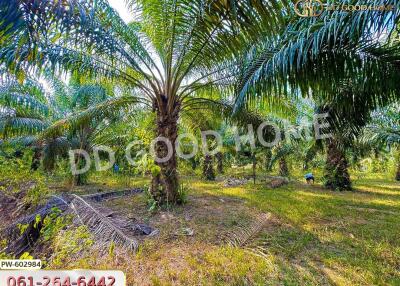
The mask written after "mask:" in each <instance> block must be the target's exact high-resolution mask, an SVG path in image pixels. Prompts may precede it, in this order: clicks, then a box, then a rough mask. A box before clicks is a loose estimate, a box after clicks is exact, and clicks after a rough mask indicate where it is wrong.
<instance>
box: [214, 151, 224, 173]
mask: <svg viewBox="0 0 400 286" xmlns="http://www.w3.org/2000/svg"><path fill="white" fill-rule="evenodd" d="M215 158H216V159H217V171H218V173H219V174H223V173H224V155H223V154H222V152H218V153H217V154H215Z"/></svg>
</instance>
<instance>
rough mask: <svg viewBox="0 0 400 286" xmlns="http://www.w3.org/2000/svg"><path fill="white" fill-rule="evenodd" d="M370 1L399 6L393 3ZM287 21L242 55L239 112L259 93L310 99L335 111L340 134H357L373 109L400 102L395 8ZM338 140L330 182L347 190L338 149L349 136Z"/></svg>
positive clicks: (331, 154) (333, 144) (332, 147)
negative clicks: (273, 35)
mask: <svg viewBox="0 0 400 286" xmlns="http://www.w3.org/2000/svg"><path fill="white" fill-rule="evenodd" d="M350 2H352V1H350ZM373 4H374V5H394V7H397V6H398V3H397V1H390V0H389V1H387V0H376V1H374V3H373ZM289 18H290V20H289V22H288V25H287V27H286V31H285V33H281V34H280V35H279V36H277V37H276V38H275V39H274V40H272V41H271V38H270V37H266V38H265V40H262V39H261V40H260V41H258V42H257V43H256V44H254V45H253V47H252V48H251V49H250V50H249V52H248V54H247V56H246V57H244V58H243V68H242V71H241V79H240V80H239V81H238V83H237V86H236V109H239V108H241V107H242V106H243V104H245V103H248V102H251V101H252V100H254V99H255V98H259V97H271V96H277V95H281V94H283V95H286V96H293V95H295V96H298V95H300V96H303V97H312V98H313V99H314V100H315V102H316V103H317V104H318V105H319V106H320V110H322V111H329V112H330V115H331V117H332V120H331V123H332V125H333V126H335V127H337V128H335V130H336V132H334V133H335V135H338V134H341V133H344V132H345V133H346V134H347V136H355V135H357V133H358V132H359V131H360V129H361V128H362V127H363V126H365V124H367V122H368V120H369V119H370V112H371V111H372V110H375V109H376V108H378V107H380V106H385V105H387V104H390V103H391V102H393V101H396V100H398V99H399V97H400V93H399V91H400V73H399V65H398V63H399V60H400V53H399V51H400V45H399V41H398V39H397V37H398V27H399V24H398V20H399V10H398V9H395V10H393V11H390V12H387V13H381V12H377V11H372V10H368V11H358V12H357V13H347V12H343V11H324V12H323V13H322V14H321V15H320V16H318V17H309V18H299V17H297V16H295V17H289ZM378 35H383V36H380V37H378ZM396 39H397V40H396ZM342 128H345V130H343V129H342ZM336 137H337V138H335V139H334V140H328V142H327V147H328V152H327V153H328V155H327V166H330V167H329V169H330V170H331V171H332V170H338V172H337V173H335V176H333V177H332V178H331V179H332V182H333V185H337V184H336V183H335V182H334V181H340V180H343V182H345V184H343V186H346V188H347V186H349V184H348V183H349V176H348V171H347V163H346V159H345V154H344V152H343V148H341V146H343V145H346V144H345V142H340V141H341V140H342V139H346V140H345V141H348V142H349V141H351V140H350V138H344V136H336ZM328 173H331V172H327V174H328ZM328 181H331V180H330V179H329V180H328ZM328 185H330V183H329V184H328ZM339 185H340V184H339Z"/></svg>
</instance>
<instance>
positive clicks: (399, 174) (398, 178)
mask: <svg viewBox="0 0 400 286" xmlns="http://www.w3.org/2000/svg"><path fill="white" fill-rule="evenodd" d="M398 150H399V151H398V155H397V172H396V181H400V148H399V149H398Z"/></svg>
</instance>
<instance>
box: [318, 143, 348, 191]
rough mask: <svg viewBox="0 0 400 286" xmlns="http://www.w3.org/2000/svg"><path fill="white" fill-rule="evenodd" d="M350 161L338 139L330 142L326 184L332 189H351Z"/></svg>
mask: <svg viewBox="0 0 400 286" xmlns="http://www.w3.org/2000/svg"><path fill="white" fill-rule="evenodd" d="M347 168H348V163H347V160H346V156H345V155H344V153H343V151H342V150H341V149H340V148H339V146H338V142H337V141H336V140H334V139H333V140H330V142H329V143H328V154H327V158H326V165H325V175H324V177H325V186H326V187H327V188H330V189H332V190H339V191H344V190H351V180H350V175H349V172H348V170H347Z"/></svg>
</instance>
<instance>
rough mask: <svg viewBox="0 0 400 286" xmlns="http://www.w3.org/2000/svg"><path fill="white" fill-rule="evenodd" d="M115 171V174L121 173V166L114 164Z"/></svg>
mask: <svg viewBox="0 0 400 286" xmlns="http://www.w3.org/2000/svg"><path fill="white" fill-rule="evenodd" d="M113 170H114V173H118V172H119V166H118V164H116V163H115V164H114V166H113Z"/></svg>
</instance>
